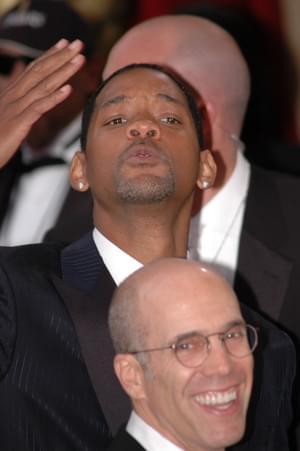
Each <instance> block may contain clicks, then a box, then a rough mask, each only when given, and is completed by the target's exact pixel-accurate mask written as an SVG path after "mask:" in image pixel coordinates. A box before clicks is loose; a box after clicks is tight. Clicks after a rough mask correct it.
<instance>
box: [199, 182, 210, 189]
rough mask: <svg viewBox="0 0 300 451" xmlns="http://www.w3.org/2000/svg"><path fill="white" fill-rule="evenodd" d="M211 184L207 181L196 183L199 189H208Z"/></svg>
mask: <svg viewBox="0 0 300 451" xmlns="http://www.w3.org/2000/svg"><path fill="white" fill-rule="evenodd" d="M210 186H211V183H210V181H209V180H202V181H201V182H198V187H199V188H200V189H207V188H210Z"/></svg>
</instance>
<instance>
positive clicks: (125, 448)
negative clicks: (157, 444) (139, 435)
mask: <svg viewBox="0 0 300 451" xmlns="http://www.w3.org/2000/svg"><path fill="white" fill-rule="evenodd" d="M144 449H145V448H143V446H142V445H140V444H139V442H137V441H136V440H135V439H134V438H133V437H132V436H131V435H130V434H128V432H127V431H126V430H125V429H124V428H123V429H121V430H120V431H119V432H118V433H117V435H116V437H115V438H114V439H113V441H112V443H111V445H110V446H109V447H108V448H107V451H142V450H144ZM157 451H159V450H157Z"/></svg>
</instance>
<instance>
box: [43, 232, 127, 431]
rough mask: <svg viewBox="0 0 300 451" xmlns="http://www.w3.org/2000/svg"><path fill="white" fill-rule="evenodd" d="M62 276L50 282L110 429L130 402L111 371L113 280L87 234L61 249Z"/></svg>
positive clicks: (116, 425)
mask: <svg viewBox="0 0 300 451" xmlns="http://www.w3.org/2000/svg"><path fill="white" fill-rule="evenodd" d="M62 274H63V280H61V279H60V278H58V277H56V276H53V277H52V282H53V284H54V286H55V288H56V290H57V291H58V293H59V294H60V296H61V298H62V299H63V301H64V303H65V305H66V306H67V308H68V310H69V313H70V316H71V318H72V320H73V322H74V325H75V329H76V332H77V336H78V339H79V342H80V347H81V351H82V355H83V357H84V361H85V363H86V366H87V369H88V372H89V375H90V378H91V381H92V384H93V387H94V390H95V392H96V395H97V398H98V401H99V403H100V405H101V408H102V410H103V413H104V415H105V418H106V420H107V422H108V425H109V427H110V429H111V431H112V432H113V433H115V432H116V431H117V429H118V428H119V427H120V425H121V424H122V423H124V422H125V421H126V420H127V419H128V416H129V412H130V404H129V400H128V398H127V396H126V395H125V393H124V392H123V390H122V389H121V386H120V384H119V382H118V380H117V378H116V376H115V374H114V371H113V356H114V351H113V346H112V343H111V340H110V336H109V331H108V324H107V313H108V307H109V303H110V299H111V296H112V293H113V291H114V288H115V284H114V281H113V280H112V278H111V276H110V274H109V273H108V271H107V270H106V268H105V266H104V264H103V262H102V260H101V258H100V256H99V254H98V251H97V249H96V246H95V245H94V242H93V240H92V235H91V234H88V235H87V236H85V237H84V238H83V239H82V240H80V241H78V242H75V243H74V244H72V245H71V246H68V247H67V248H65V249H64V250H63V252H62Z"/></svg>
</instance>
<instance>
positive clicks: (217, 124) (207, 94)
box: [104, 16, 300, 447]
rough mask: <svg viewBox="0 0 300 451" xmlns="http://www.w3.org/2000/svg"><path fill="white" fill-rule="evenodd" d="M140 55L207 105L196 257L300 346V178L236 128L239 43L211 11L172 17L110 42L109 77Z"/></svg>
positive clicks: (242, 79) (241, 101)
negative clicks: (209, 163)
mask: <svg viewBox="0 0 300 451" xmlns="http://www.w3.org/2000/svg"><path fill="white" fill-rule="evenodd" d="M150 37H151V40H150ZM170 37H171V38H170ZM156 39H157V42H156ZM145 42H151V45H150V44H149V45H147V46H146V47H145V45H144V43H145ZM132 61H137V62H141V61H150V62H156V63H162V62H166V61H167V64H168V65H169V66H170V67H172V68H173V69H174V70H176V71H177V72H178V73H179V74H181V75H182V76H183V77H184V78H185V79H186V80H187V81H188V82H189V83H190V84H191V85H192V86H193V87H194V88H195V89H196V91H198V92H199V93H200V94H201V102H202V104H201V108H203V104H204V105H205V107H206V111H207V116H208V127H207V130H206V132H207V135H206V139H207V143H212V146H211V148H212V149H213V153H214V156H215V159H216V162H217V166H218V174H217V179H216V182H215V184H214V186H213V187H212V188H211V189H207V190H205V191H204V192H203V193H202V195H201V196H199V197H198V199H197V200H196V202H195V215H194V217H193V219H192V222H191V227H190V236H189V252H190V255H191V257H192V258H194V259H200V260H202V261H207V262H209V263H210V264H212V265H213V266H215V267H216V268H218V269H219V270H220V271H221V273H222V274H223V275H224V276H225V277H226V278H227V280H228V281H229V282H230V283H231V284H232V286H234V288H235V290H236V292H237V294H238V297H239V299H240V300H242V301H243V302H245V303H247V304H248V305H249V306H251V307H253V308H254V309H255V310H258V311H260V312H261V313H263V314H264V315H265V316H267V317H268V318H271V319H272V320H273V321H275V322H276V323H277V324H279V325H280V327H282V328H283V329H285V330H286V331H288V332H289V333H290V334H291V335H292V336H293V339H294V341H295V343H296V344H297V346H298V347H299V346H300V332H299V331H300V329H299V321H300V308H299V302H298V293H299V287H300V285H299V280H300V254H299V248H300V235H299V232H298V231H299V228H300V214H299V207H298V205H299V196H300V182H299V180H298V179H296V178H292V177H289V176H284V175H282V174H276V173H273V172H267V171H265V170H263V169H260V168H257V167H255V166H252V165H249V163H248V162H247V160H246V159H245V158H244V156H243V152H242V151H243V143H242V142H241V141H240V140H239V138H238V137H239V136H240V133H241V129H242V126H243V120H244V115H245V111H246V108H247V102H248V97H249V91H250V83H249V73H248V68H247V66H246V63H245V60H244V58H243V56H242V55H241V52H240V50H239V49H238V47H237V45H236V44H235V42H234V41H233V39H232V38H231V37H230V36H229V35H228V33H226V32H225V31H224V30H222V29H221V28H220V27H219V26H217V25H216V24H213V23H212V22H210V21H208V20H206V19H203V18H200V17H193V16H165V17H159V18H154V19H151V20H148V21H146V22H143V23H141V24H138V25H136V26H135V27H133V28H132V29H131V30H129V31H128V32H127V33H126V34H125V35H124V36H123V37H122V38H121V39H120V40H119V42H118V43H116V44H115V46H114V47H113V49H112V50H111V52H110V55H109V58H108V61H107V64H106V67H105V69H104V76H105V77H106V76H108V75H109V74H110V72H111V71H114V70H116V69H117V68H119V67H122V65H124V64H129V63H131V62H132ZM261 151H262V152H263V149H262V150H261ZM299 404H300V403H299ZM295 446H296V445H295ZM297 446H298V447H300V430H299V438H298V445H297Z"/></svg>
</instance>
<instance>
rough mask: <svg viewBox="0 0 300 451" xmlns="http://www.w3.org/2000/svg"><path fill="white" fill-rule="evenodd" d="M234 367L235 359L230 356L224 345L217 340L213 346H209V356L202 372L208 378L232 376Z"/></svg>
mask: <svg viewBox="0 0 300 451" xmlns="http://www.w3.org/2000/svg"><path fill="white" fill-rule="evenodd" d="M232 365H233V357H231V356H230V354H228V352H227V350H226V348H225V346H224V343H223V342H222V341H220V340H219V339H217V340H216V341H215V342H214V344H213V346H211V344H210V346H209V349H208V356H207V357H206V360H205V361H204V363H203V365H202V372H204V373H205V374H206V375H207V376H213V375H216V374H218V375H222V376H226V375H228V374H230V372H231V370H232Z"/></svg>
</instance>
